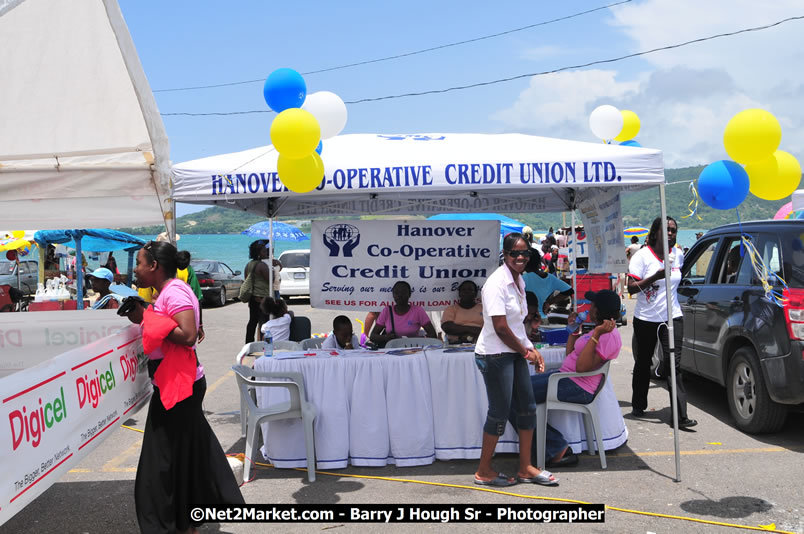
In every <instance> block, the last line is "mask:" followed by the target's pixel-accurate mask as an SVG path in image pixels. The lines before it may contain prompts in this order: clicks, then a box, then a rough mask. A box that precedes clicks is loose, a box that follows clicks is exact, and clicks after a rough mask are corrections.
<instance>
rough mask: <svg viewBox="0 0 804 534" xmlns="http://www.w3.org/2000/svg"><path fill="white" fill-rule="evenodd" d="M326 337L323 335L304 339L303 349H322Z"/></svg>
mask: <svg viewBox="0 0 804 534" xmlns="http://www.w3.org/2000/svg"><path fill="white" fill-rule="evenodd" d="M325 339H326V338H323V337H311V338H307V339H303V340H302V342H301V347H302V350H309V349H320V348H321V345H322V344H323V343H324V340H325Z"/></svg>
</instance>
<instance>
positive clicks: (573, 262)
mask: <svg viewBox="0 0 804 534" xmlns="http://www.w3.org/2000/svg"><path fill="white" fill-rule="evenodd" d="M570 224H571V225H572V228H570V237H569V240H568V243H569V253H570V276H571V277H572V296H573V297H574V298H573V299H572V311H574V312H575V313H578V268H577V267H578V263H577V262H578V258H577V256H576V255H575V249H576V248H577V247H576V246H575V203H574V202H573V205H572V213H571V215H570Z"/></svg>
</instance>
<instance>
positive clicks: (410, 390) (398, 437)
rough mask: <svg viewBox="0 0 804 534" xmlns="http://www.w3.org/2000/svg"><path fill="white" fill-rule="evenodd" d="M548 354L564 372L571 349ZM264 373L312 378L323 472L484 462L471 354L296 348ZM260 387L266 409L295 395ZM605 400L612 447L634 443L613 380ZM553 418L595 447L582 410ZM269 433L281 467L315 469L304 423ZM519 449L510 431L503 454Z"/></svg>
mask: <svg viewBox="0 0 804 534" xmlns="http://www.w3.org/2000/svg"><path fill="white" fill-rule="evenodd" d="M386 352H387V351H386ZM541 353H542V355H543V356H544V358H545V363H546V366H547V368H548V369H549V368H557V367H559V366H560V365H561V361H562V360H563V358H564V348H563V347H562V348H548V349H542V350H541ZM305 354H308V356H305ZM309 354H315V356H309ZM333 354H337V356H334V355H333ZM255 368H256V369H257V370H259V371H273V372H277V371H278V372H286V371H296V372H301V373H302V375H303V376H304V385H305V389H306V393H307V399H308V400H309V401H310V402H312V403H313V405H315V407H316V410H317V412H318V415H317V417H316V421H315V426H314V429H315V446H316V463H317V466H318V468H319V469H337V468H344V467H346V466H347V465H348V464H352V465H356V466H384V465H387V464H396V465H397V466H400V467H404V466H417V465H428V464H431V463H432V462H433V461H434V460H436V459H438V460H451V459H477V458H479V457H480V448H481V441H482V431H483V422H484V421H485V418H486V411H487V409H488V401H487V398H486V391H485V385H484V384H483V377H482V375H481V374H480V372H479V371H478V370H477V367H476V365H475V360H474V353H473V352H471V349H470V350H469V351H461V350H459V349H449V348H447V349H427V350H426V351H423V352H417V353H415V354H404V355H390V354H384V353H382V354H381V353H367V352H362V351H326V350H316V351H306V352H289V353H280V354H277V355H276V356H275V357H273V358H259V359H257V361H256V362H255ZM259 391H260V394H259V396H258V399H257V400H258V403H259V404H260V405H261V406H264V405H266V404H268V403H270V404H273V403H275V402H282V401H284V400H286V399H287V393H285V392H283V391H275V390H273V389H269V388H265V389H262V390H259ZM601 395H602V396H603V397H601V400H602V401H603V403H604V409H603V413H602V415H601V425H602V427H603V434H604V444H605V448H606V449H607V450H608V449H614V448H616V447H619V446H620V445H622V444H623V443H625V441H626V440H627V439H628V431H627V429H626V428H625V423H624V421H623V418H622V415H621V413H620V407H619V404H618V403H617V399H616V397H615V396H614V390H613V389H612V387H611V382H609V383H608V384H607V385H606V387H605V388H604V390H603V391H602V392H601ZM548 421H549V422H550V424H551V425H553V426H554V427H555V428H556V429H558V430H559V431H561V433H562V434H563V435H564V437H565V438H566V439H567V441H568V442H569V443H570V445H571V446H572V449H573V451H575V452H581V451H582V450H584V449H585V448H586V441H585V433H584V428H583V418H582V416H581V415H580V414H575V413H572V412H561V411H551V412H550V414H549V416H548ZM263 437H264V441H265V443H266V446H265V447H263V453H264V455H265V457H266V458H267V459H268V460H270V461H271V463H273V464H274V465H275V466H276V467H280V468H289V467H305V466H306V460H305V458H306V453H305V449H304V431H303V429H302V425H301V421H300V420H298V419H295V420H293V419H291V420H286V421H276V422H271V423H266V424H263ZM517 450H518V440H517V435H516V432H514V430H513V429H512V428H511V426H510V425H508V427H507V428H506V432H505V434H504V435H503V436H502V437H501V438H500V441H499V443H498V445H497V452H517Z"/></svg>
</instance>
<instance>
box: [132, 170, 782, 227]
mask: <svg viewBox="0 0 804 534" xmlns="http://www.w3.org/2000/svg"><path fill="white" fill-rule="evenodd" d="M702 170H703V166H699V167H687V168H684V169H667V170H665V177H666V180H667V184H668V185H667V187H666V188H665V191H666V192H667V213H668V214H669V215H671V216H672V217H674V218H675V219H677V220H678V222H679V225H680V226H681V228H684V227H687V228H696V229H697V228H700V229H709V228H714V227H716V226H720V225H723V224H727V223H732V222H737V211H736V210H726V211H721V210H715V209H712V208H710V207H709V206H707V205H706V204H704V203H703V202H700V201H699V202H698V214H699V215H700V216H701V218H702V219H703V220H700V221H699V220H697V219H696V218H695V217H690V218H686V219H682V218H681V217H683V216H684V215H687V214H689V209H688V208H687V206H688V205H689V203H690V201H691V200H692V192H691V191H690V189H689V183H688V182H689V181H690V180H693V181H694V180H697V179H698V175H699V174H701V171H702ZM674 184H675V185H674ZM788 201H789V199H788V198H785V199H782V200H774V201H768V200H760V199H758V198H757V197H755V196H754V195H752V194H750V193H749V194H748V197H746V199H745V201H743V203H742V204H740V207H739V208H738V209H739V212H740V219H741V220H743V221H750V220H760V219H770V218H771V217H773V215H774V214H775V213H776V211H777V210H778V209H779V208H780V207H782V205H783V204H785V203H786V202H788ZM660 213H661V207H660V205H659V189H658V188H655V187H654V188H650V189H646V190H644V191H638V192H635V193H626V194H625V195H623V214H624V215H623V224H624V225H625V227H626V228H627V227H629V226H648V225H650V223H651V221H653V219H655V218H656V217H657V216H659V214H660ZM504 215H508V216H509V217H512V218H514V219H516V220H518V221H521V222H523V223H525V224H527V225H529V226H530V227H532V228H533V229H534V230H536V231H537V232H538V231H544V230H547V228H549V227H550V226H552V227H553V228H558V227H559V226H562V215H561V213H505V214H504ZM353 218H354V217H351V216H350V217H332V219H353ZM361 218H362V219H381V218H387V217H384V216H378V215H366V216H363V217H361ZM406 218H419V217H415V216H408V217H406ZM569 219H570V217H569V213H567V215H566V224H567V225H569V223H570V222H569ZM264 220H266V219H265V217H262V216H260V215H254V214H251V213H247V212H244V211H239V210H233V209H230V208H222V207H219V206H214V207H211V208H207V209H205V210H203V211H199V212H197V213H191V214H189V215H184V216H182V217H179V218H178V219H176V231H177V232H178V233H179V234H239V233H240V232H242V231H243V230H245V229H246V228H248V227H249V226H251V225H252V224H255V223H258V222H260V221H264ZM285 222H288V223H290V224H293V225H294V226H296V227H298V228H299V229H301V230H303V231H305V232H309V231H310V221H306V220H302V221H290V220H286V221H285ZM578 222H579V224H580V214H578ZM122 230H123V231H124V232H128V233H132V234H138V235H150V234H158V233H159V232H162V231H164V228H163V227H161V226H146V227H139V228H122Z"/></svg>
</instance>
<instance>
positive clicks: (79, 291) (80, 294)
mask: <svg viewBox="0 0 804 534" xmlns="http://www.w3.org/2000/svg"><path fill="white" fill-rule="evenodd" d="M75 286H76V287H75V296H76V299H78V302H77V303H76V307H77V309H79V310H83V309H84V262H83V261H81V235H80V234H79V235H76V236H75Z"/></svg>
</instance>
